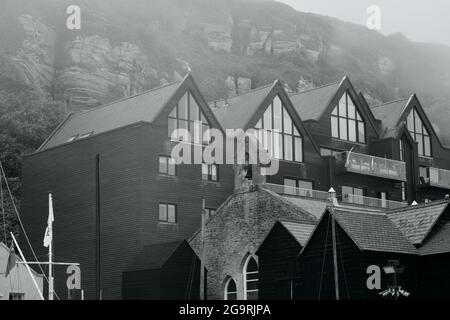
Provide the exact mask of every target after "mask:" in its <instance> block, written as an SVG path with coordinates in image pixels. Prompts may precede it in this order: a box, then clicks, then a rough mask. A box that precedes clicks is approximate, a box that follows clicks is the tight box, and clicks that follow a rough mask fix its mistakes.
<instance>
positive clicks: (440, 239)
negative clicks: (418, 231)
mask: <svg viewBox="0 0 450 320" xmlns="http://www.w3.org/2000/svg"><path fill="white" fill-rule="evenodd" d="M419 252H420V254H421V255H430V254H439V253H448V252H450V223H448V222H447V223H446V224H443V225H442V226H440V227H439V230H437V231H436V232H435V233H433V234H432V235H430V237H429V238H428V239H427V241H426V242H425V243H424V245H423V246H421V247H420V248H419Z"/></svg>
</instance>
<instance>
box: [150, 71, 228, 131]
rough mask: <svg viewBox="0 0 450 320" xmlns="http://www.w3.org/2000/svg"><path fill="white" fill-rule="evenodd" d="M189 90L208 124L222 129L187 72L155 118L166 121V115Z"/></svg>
mask: <svg viewBox="0 0 450 320" xmlns="http://www.w3.org/2000/svg"><path fill="white" fill-rule="evenodd" d="M187 92H189V93H190V94H191V95H192V97H193V98H194V100H195V102H196V104H197V105H198V107H199V108H200V111H201V113H202V114H203V116H204V117H205V118H206V120H207V121H208V123H209V125H210V126H211V127H213V128H217V129H220V130H221V131H223V128H222V126H221V125H220V123H219V121H218V120H217V118H216V116H215V114H214V112H213V111H212V110H211V108H210V106H209V105H208V103H207V102H206V100H205V98H204V97H203V95H202V94H201V92H200V90H199V88H198V86H197V84H196V82H195V80H194V78H193V77H192V75H191V74H188V75H187V76H186V77H185V78H184V79H183V81H182V83H180V85H179V86H178V88H177V90H176V91H175V92H174V93H173V95H172V97H171V98H170V100H169V101H168V102H167V103H166V104H165V106H164V107H163V108H162V109H161V110H160V112H159V113H158V114H157V116H156V117H155V120H159V119H161V120H162V121H166V120H167V117H168V115H169V114H170V113H171V112H172V111H173V109H174V108H175V107H176V105H177V104H178V103H179V102H180V100H181V99H182V98H183V96H184V95H185V94H186V93H187Z"/></svg>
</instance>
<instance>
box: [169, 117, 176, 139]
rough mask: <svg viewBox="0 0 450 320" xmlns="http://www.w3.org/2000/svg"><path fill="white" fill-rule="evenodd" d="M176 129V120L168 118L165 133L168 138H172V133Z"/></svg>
mask: <svg viewBox="0 0 450 320" xmlns="http://www.w3.org/2000/svg"><path fill="white" fill-rule="evenodd" d="M176 128H177V119H171V118H169V124H168V127H167V133H168V136H169V138H170V137H171V136H172V132H174V131H175V129H176Z"/></svg>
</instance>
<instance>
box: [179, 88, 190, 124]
mask: <svg viewBox="0 0 450 320" xmlns="http://www.w3.org/2000/svg"><path fill="white" fill-rule="evenodd" d="M187 99H188V98H187V93H186V94H185V95H184V96H183V97H182V98H181V100H180V102H179V103H178V118H180V119H186V120H188V100H187Z"/></svg>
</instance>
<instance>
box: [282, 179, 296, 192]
mask: <svg viewBox="0 0 450 320" xmlns="http://www.w3.org/2000/svg"><path fill="white" fill-rule="evenodd" d="M296 187H297V180H294V179H287V178H285V179H284V193H286V194H296V189H295V188H296Z"/></svg>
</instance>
